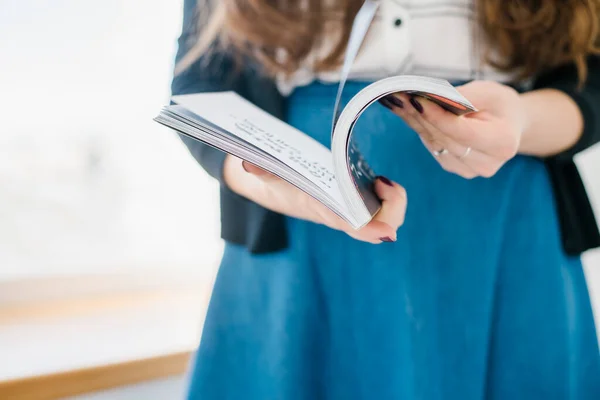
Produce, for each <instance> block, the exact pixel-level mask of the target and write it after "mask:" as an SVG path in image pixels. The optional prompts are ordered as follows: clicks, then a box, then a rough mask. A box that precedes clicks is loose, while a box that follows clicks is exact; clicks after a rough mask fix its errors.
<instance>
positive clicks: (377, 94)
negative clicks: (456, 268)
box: [155, 75, 475, 229]
mask: <svg viewBox="0 0 600 400" xmlns="http://www.w3.org/2000/svg"><path fill="white" fill-rule="evenodd" d="M396 92H405V93H410V94H413V95H418V96H424V97H426V98H428V99H430V100H432V101H434V102H436V103H438V104H439V105H441V106H442V107H444V108H445V109H446V110H448V111H451V112H453V113H455V114H457V115H462V114H465V113H468V112H471V111H475V108H474V107H473V106H472V105H471V103H469V101H468V100H467V99H465V98H464V97H463V96H462V95H461V94H460V93H459V92H458V91H457V90H456V89H455V88H454V87H453V86H452V85H450V84H449V83H448V82H446V81H444V80H439V79H433V78H427V77H419V76H410V75H405V76H397V77H391V78H386V79H382V80H379V81H377V82H375V83H372V84H371V85H369V86H367V87H365V88H364V89H363V90H361V91H360V92H359V93H357V94H356V95H355V96H354V97H352V99H351V100H350V101H349V102H348V103H347V104H346V105H345V107H344V108H343V109H342V112H341V113H340V114H339V116H336V117H335V118H333V120H334V124H333V128H332V139H331V148H330V149H328V148H327V147H325V146H323V145H322V144H321V143H319V142H317V141H316V140H315V139H313V138H311V137H310V136H308V135H307V134H305V133H303V132H301V131H299V130H297V129H295V128H294V127H292V126H290V125H288V124H286V123H285V122H283V121H281V120H279V119H277V118H275V117H273V116H272V115H270V114H268V113H267V112H265V111H263V110H262V109H260V108H258V107H257V106H255V105H253V104H252V103H250V102H248V101H247V100H245V99H243V98H242V97H241V96H239V95H237V94H236V93H234V92H217V93H199V94H189V95H182V96H174V97H173V98H172V100H173V102H174V103H175V104H174V105H170V106H167V107H164V108H163V110H162V111H161V112H160V114H159V115H158V116H157V117H156V118H155V121H157V122H159V123H161V124H163V125H166V126H168V127H170V128H173V129H175V130H176V131H178V132H180V133H182V134H184V135H187V136H189V137H191V138H194V139H196V140H199V141H201V142H203V143H206V144H208V145H210V146H213V147H216V148H217V149H219V150H222V151H225V152H227V153H230V154H233V155H234V156H236V157H239V158H242V159H244V160H246V161H248V162H250V163H252V164H255V165H257V166H259V167H261V168H263V169H264V170H266V171H269V172H271V173H272V174H274V175H277V176H279V177H281V178H282V179H284V180H286V181H288V182H289V183H291V184H293V185H294V186H296V187H298V188H299V189H301V190H302V191H304V192H306V193H307V194H309V195H310V196H312V197H314V198H315V199H317V200H318V201H320V202H321V203H323V204H324V205H325V206H327V207H328V208H329V209H331V210H332V211H333V212H335V213H336V214H337V215H339V216H340V217H341V218H343V219H344V220H346V221H347V222H348V223H349V224H350V225H351V226H352V227H354V228H355V229H359V228H361V227H362V226H364V225H365V224H367V223H368V222H369V221H370V220H371V219H372V218H373V216H374V215H375V214H376V213H377V211H378V210H379V209H380V207H381V202H380V200H379V199H378V197H377V196H376V195H375V193H374V191H373V181H374V179H375V177H376V175H375V173H374V172H373V171H372V170H371V168H370V167H369V165H368V164H367V162H366V160H364V159H363V157H362V156H361V155H360V152H359V151H358V149H357V148H356V146H354V144H353V142H352V140H351V139H352V129H353V127H354V124H355V123H356V121H357V119H358V118H359V117H360V115H361V114H362V112H363V111H364V110H365V109H366V108H367V107H369V106H370V105H371V104H373V103H374V102H376V101H377V100H378V99H380V98H382V97H385V96H387V95H389V94H391V93H396Z"/></svg>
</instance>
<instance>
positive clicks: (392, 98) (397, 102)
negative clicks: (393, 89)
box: [385, 94, 404, 108]
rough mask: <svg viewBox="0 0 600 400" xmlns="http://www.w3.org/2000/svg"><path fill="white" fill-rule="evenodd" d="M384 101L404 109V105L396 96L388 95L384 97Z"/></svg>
mask: <svg viewBox="0 0 600 400" xmlns="http://www.w3.org/2000/svg"><path fill="white" fill-rule="evenodd" d="M385 99H386V100H387V101H389V102H390V103H392V104H393V105H395V106H396V107H398V108H404V103H403V102H402V100H400V99H399V98H397V97H396V96H392V95H391V94H390V95H388V96H386V97H385Z"/></svg>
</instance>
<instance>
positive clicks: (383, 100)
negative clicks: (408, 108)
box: [377, 97, 392, 110]
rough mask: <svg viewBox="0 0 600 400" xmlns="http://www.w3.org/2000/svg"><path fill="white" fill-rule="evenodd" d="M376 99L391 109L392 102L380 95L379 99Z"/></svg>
mask: <svg viewBox="0 0 600 400" xmlns="http://www.w3.org/2000/svg"><path fill="white" fill-rule="evenodd" d="M377 101H378V102H379V103H380V104H381V105H382V106H384V107H385V108H389V109H390V110H391V109H392V104H391V103H390V102H389V100H388V99H386V98H385V97H382V98H381V99H379V100H377Z"/></svg>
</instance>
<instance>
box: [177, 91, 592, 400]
mask: <svg viewBox="0 0 600 400" xmlns="http://www.w3.org/2000/svg"><path fill="white" fill-rule="evenodd" d="M362 87H364V84H361V83H350V84H349V85H348V87H347V90H346V97H347V98H346V100H347V99H348V98H349V97H348V96H350V95H352V94H354V93H356V92H357V91H358V90H360V89H361V88H362ZM335 90H336V86H333V85H322V84H312V85H310V86H308V87H304V88H300V89H297V90H296V91H295V92H294V93H293V95H292V96H291V98H290V99H289V123H290V124H292V125H294V126H296V127H297V128H298V129H300V130H302V131H304V132H306V133H307V134H310V135H312V136H313V137H315V138H316V139H318V140H319V141H321V142H322V143H324V144H325V145H327V146H328V145H329V126H330V122H331V120H330V119H331V115H332V108H333V107H332V106H333V100H334V96H335ZM355 135H356V136H355V137H356V139H357V140H358V143H359V148H360V149H361V151H362V153H363V154H364V155H365V157H366V159H367V160H368V162H369V163H370V164H371V166H372V167H373V169H374V170H375V172H376V173H377V174H380V175H385V176H387V177H389V178H391V179H393V180H395V181H397V182H398V183H400V184H401V185H403V186H404V187H405V188H406V190H407V193H408V211H407V215H406V222H405V224H404V226H402V227H401V228H400V230H399V231H398V240H397V242H395V243H383V244H380V245H371V244H367V243H362V242H358V241H356V240H353V239H351V238H350V237H348V236H346V235H345V234H343V233H340V232H337V231H333V230H331V229H328V228H326V227H324V226H320V225H315V224H312V223H308V222H305V221H299V220H295V219H291V218H290V219H288V231H289V237H290V245H289V248H287V249H286V250H285V251H280V252H277V253H272V254H265V255H252V254H250V253H249V252H248V251H246V250H245V249H244V248H242V247H240V246H236V245H232V244H227V245H226V247H225V254H224V257H223V260H222V263H221V266H220V270H219V274H218V277H217V281H216V284H215V287H214V291H213V295H212V299H211V302H210V307H209V311H208V315H207V317H206V322H205V325H204V331H203V335H202V340H201V344H200V347H199V350H198V352H197V354H196V358H195V363H194V366H193V369H192V371H191V375H190V387H189V393H188V398H189V399H193V400H212V399H215V400H216V399H218V400H227V399H232V400H233V399H235V400H239V399H246V400H275V399H277V400H279V399H281V400H288V399H289V400H292V399H294V400H295V399H302V400H304V399H311V400H312V399H343V400H353V399H408V400H413V399H414V400H416V399H426V400H432V399H433V400H435V399H449V400H450V399H451V400H454V399H457V400H458V399H460V400H469V399H492V398H493V399H507V400H508V399H510V400H514V399H544V400H549V399H577V400H582V399H600V355H599V351H598V341H597V339H596V332H595V328H594V321H593V316H592V310H591V305H590V299H589V296H588V291H587V287H586V282H585V278H584V274H583V270H582V265H581V261H580V259H579V258H578V257H569V256H567V255H565V254H564V252H563V250H562V246H561V240H560V231H559V225H558V220H557V213H556V205H555V203H554V199H553V194H552V189H551V185H550V181H549V179H548V174H547V172H546V169H545V167H544V164H543V163H542V162H541V161H539V160H537V159H535V158H529V157H521V156H519V157H516V158H515V159H513V160H511V161H510V162H509V163H507V164H506V165H505V166H504V167H503V168H502V169H501V170H500V171H499V172H498V173H497V174H496V175H495V176H494V177H493V178H490V179H484V178H477V179H473V180H466V179H463V178H461V177H458V176H456V175H453V174H450V173H448V172H445V171H444V170H442V168H441V167H440V166H439V165H438V164H437V163H436V161H435V160H434V159H433V158H432V156H431V154H429V153H428V152H427V150H426V149H424V147H423V145H422V144H421V142H420V140H419V138H418V136H417V135H416V134H415V133H414V131H412V130H410V128H408V127H407V126H406V125H405V124H404V123H403V121H402V120H401V119H400V118H398V117H396V116H395V115H393V114H392V113H391V112H390V111H388V110H387V109H385V108H384V107H382V106H379V105H374V106H372V107H371V108H370V109H369V110H367V112H366V113H365V114H364V115H363V116H362V117H361V119H360V121H359V123H358V125H357V127H356V130H355Z"/></svg>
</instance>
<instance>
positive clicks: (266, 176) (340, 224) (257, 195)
mask: <svg viewBox="0 0 600 400" xmlns="http://www.w3.org/2000/svg"><path fill="white" fill-rule="evenodd" d="M223 174H224V179H225V183H226V184H227V185H228V186H229V188H230V189H231V190H233V191H234V192H236V193H238V194H239V195H241V196H244V197H246V198H248V199H249V200H252V201H254V202H255V203H258V204H260V205H261V206H263V207H265V208H268V209H270V210H273V211H276V212H278V213H280V214H285V215H288V216H291V217H294V218H300V219H304V220H308V221H312V222H315V223H319V224H323V225H327V226H328V227H330V228H333V229H337V230H340V231H344V232H346V233H347V234H348V235H350V236H352V237H353V238H355V239H358V240H362V241H365V242H369V243H381V242H393V241H396V230H397V229H398V228H399V227H400V225H402V223H403V222H404V214H405V212H406V192H405V191H404V189H403V188H402V187H401V186H400V185H398V184H396V183H393V182H391V181H389V180H388V179H387V178H384V177H379V178H378V179H377V180H376V181H375V192H376V193H377V195H378V196H379V198H380V199H381V200H382V204H383V205H382V208H381V210H380V211H379V212H378V213H377V215H376V216H375V217H374V218H373V220H372V221H371V222H369V223H368V224H367V225H366V226H364V227H363V228H362V229H360V230H354V229H353V228H352V227H351V226H350V225H349V224H348V223H347V222H345V221H344V220H343V219H342V218H340V217H338V216H337V215H336V214H335V213H334V212H333V211H331V210H329V209H328V208H327V207H325V206H324V205H323V204H321V203H320V202H318V201H317V200H315V199H313V198H312V197H311V196H309V195H307V194H306V193H304V192H303V191H301V190H300V189H298V188H296V187H295V186H293V185H292V184H290V183H288V182H286V181H284V180H283V179H280V178H278V177H276V176H275V175H272V174H270V173H268V172H266V171H264V170H263V169H261V168H258V167H256V166H254V165H252V164H250V163H248V162H246V161H242V160H240V159H239V158H237V157H233V156H231V155H228V156H227V158H226V159H225V166H224V171H223Z"/></svg>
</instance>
